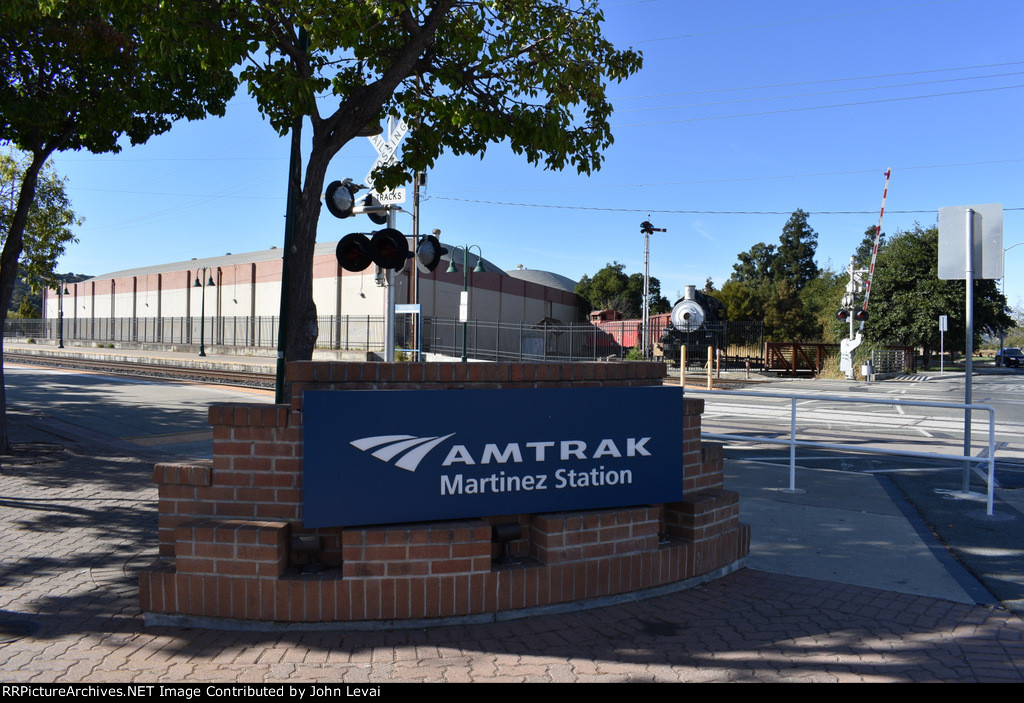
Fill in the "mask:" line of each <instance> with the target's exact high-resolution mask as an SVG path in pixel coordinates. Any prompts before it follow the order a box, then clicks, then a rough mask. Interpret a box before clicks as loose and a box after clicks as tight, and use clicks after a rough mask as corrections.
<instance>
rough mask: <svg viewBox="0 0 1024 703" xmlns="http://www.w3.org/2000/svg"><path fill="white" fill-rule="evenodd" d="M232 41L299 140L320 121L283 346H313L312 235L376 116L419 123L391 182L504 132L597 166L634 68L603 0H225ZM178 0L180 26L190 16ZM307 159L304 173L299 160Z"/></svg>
mask: <svg viewBox="0 0 1024 703" xmlns="http://www.w3.org/2000/svg"><path fill="white" fill-rule="evenodd" d="M218 6H219V7H220V8H221V9H222V10H223V12H224V15H223V16H224V21H223V24H222V29H223V30H224V37H223V41H224V43H225V44H226V45H227V46H229V47H235V48H236V49H239V48H240V49H243V50H248V56H247V62H246V64H245V67H244V68H243V70H242V72H241V79H242V80H243V81H244V82H245V83H246V84H247V85H248V89H249V92H250V93H251V94H252V95H253V96H254V97H255V99H256V102H257V104H258V105H259V109H260V111H261V112H262V113H263V115H264V116H265V117H266V118H267V119H268V121H269V122H270V124H271V126H272V127H273V128H274V129H275V130H277V131H278V132H279V133H281V134H285V133H287V132H289V131H290V132H291V133H292V139H293V154H296V153H297V151H298V150H297V148H296V142H297V141H298V134H299V131H300V129H301V128H303V123H304V121H308V124H309V127H310V130H311V132H312V134H311V137H310V142H309V147H308V149H307V153H308V156H307V160H306V163H305V168H304V170H301V169H299V168H296V170H294V171H293V172H292V174H291V178H290V181H289V182H290V194H289V200H290V202H292V203H293V204H294V219H293V223H294V224H293V230H292V232H291V235H290V239H291V244H290V246H289V247H288V252H287V257H286V263H285V272H284V276H285V277H286V279H287V280H288V285H287V290H288V298H287V305H286V308H285V310H284V311H282V314H283V315H285V317H286V319H287V322H286V325H285V326H286V330H285V336H286V340H287V341H286V351H285V359H287V360H292V359H308V358H310V356H311V354H312V351H313V347H314V344H315V342H316V337H317V334H318V330H317V323H316V307H315V305H314V302H313V292H312V291H313V277H312V264H313V249H314V245H315V244H316V233H317V222H318V219H319V216H320V208H321V199H322V194H323V192H324V184H325V181H326V172H327V168H328V165H329V164H330V162H331V159H332V158H333V157H334V156H335V154H337V153H338V151H339V150H340V149H341V148H342V147H344V146H345V145H346V144H347V143H348V142H349V141H351V140H352V139H353V138H354V137H356V136H358V135H359V134H360V133H363V132H365V130H366V129H367V127H368V126H369V125H379V124H380V123H381V121H382V120H384V118H385V117H387V116H389V115H390V116H394V117H396V118H402V119H404V120H406V122H407V123H408V124H409V125H411V131H410V133H409V136H408V138H407V140H406V141H405V143H404V145H403V146H402V149H401V153H400V154H398V155H397V157H398V159H399V160H398V162H397V163H396V164H394V165H393V166H389V167H384V168H382V169H379V173H377V174H375V176H374V178H375V185H376V186H377V187H395V186H397V185H399V184H401V183H403V182H406V181H408V180H409V179H410V177H411V173H412V172H416V171H425V170H427V169H429V168H430V167H431V166H432V165H433V164H434V162H435V161H436V160H437V158H438V157H439V156H440V155H441V154H442V153H445V152H450V153H453V154H476V155H480V156H482V155H483V154H484V153H485V151H486V150H487V148H488V147H489V146H491V145H493V144H498V143H504V144H507V146H508V147H509V148H511V149H512V151H513V152H515V153H516V154H521V155H523V156H524V157H525V158H526V159H527V161H528V162H530V163H533V164H538V165H542V166H544V167H545V168H550V169H562V168H565V167H567V166H571V167H574V168H575V169H576V170H577V171H579V172H580V173H589V172H591V171H593V170H596V169H597V168H599V166H600V164H601V161H602V151H603V150H604V149H605V148H606V147H607V146H608V145H609V144H611V142H612V135H611V129H610V126H609V121H608V118H609V116H610V114H611V105H610V103H609V102H608V100H607V99H606V96H605V86H606V84H607V83H608V82H609V81H620V80H622V79H624V78H626V77H628V76H629V75H631V74H633V73H635V72H636V71H637V70H639V68H640V66H641V57H640V55H639V53H637V52H633V51H619V50H616V49H615V47H613V46H612V44H611V43H610V42H608V41H607V40H606V39H605V38H604V36H603V35H602V31H601V24H602V22H603V16H602V14H601V12H600V10H599V9H598V8H597V4H596V3H594V2H579V0H500V1H499V0H375V1H374V2H362V1H358V2H357V1H355V0H347V1H338V0H274V1H273V2H271V1H269V0H266V1H259V0H257V1H252V0H221V2H219V3H218ZM191 21H192V20H191V19H190V17H189V13H188V12H184V13H181V15H180V17H179V22H180V25H181V27H182V32H183V33H184V28H185V27H187V26H188V25H189V24H190V23H191ZM300 171H301V173H300ZM339 175H342V174H339Z"/></svg>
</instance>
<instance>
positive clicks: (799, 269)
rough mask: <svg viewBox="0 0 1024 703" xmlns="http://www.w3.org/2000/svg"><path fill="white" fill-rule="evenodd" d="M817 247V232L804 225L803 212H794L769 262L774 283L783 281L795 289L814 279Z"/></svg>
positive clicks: (816, 273)
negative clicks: (774, 254) (772, 258)
mask: <svg viewBox="0 0 1024 703" xmlns="http://www.w3.org/2000/svg"><path fill="white" fill-rule="evenodd" d="M817 248H818V233H817V232H815V231H814V230H813V229H811V226H810V225H808V224H807V213H806V212H804V211H803V210H797V211H796V212H794V213H793V214H792V215H791V216H790V218H789V220H788V221H787V222H786V224H785V226H783V228H782V234H781V235H780V236H779V246H778V249H777V253H776V256H775V260H774V261H773V262H772V274H773V277H774V278H775V280H780V279H783V280H786V281H788V282H790V283H791V284H793V285H794V286H796V288H797V289H800V288H803V287H804V286H805V285H807V283H808V282H809V281H812V280H814V279H815V278H816V277H817V275H818V265H817V264H816V263H815V262H814V253H815V251H816V250H817Z"/></svg>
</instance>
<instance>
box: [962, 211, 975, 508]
mask: <svg viewBox="0 0 1024 703" xmlns="http://www.w3.org/2000/svg"><path fill="white" fill-rule="evenodd" d="M966 261H967V267H966V268H967V270H966V271H965V275H964V288H965V289H966V300H965V313H964V317H965V318H966V319H965V323H964V328H965V332H964V335H965V339H964V354H965V355H966V357H967V359H966V361H965V363H964V404H965V405H970V404H971V380H972V374H973V373H974V210H972V209H971V208H967V251H966ZM970 455H971V409H970V408H964V456H970ZM962 488H963V492H964V493H967V492H968V491H970V490H971V463H970V462H969V461H968V462H964V476H963V486H962Z"/></svg>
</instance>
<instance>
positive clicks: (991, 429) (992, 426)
mask: <svg viewBox="0 0 1024 703" xmlns="http://www.w3.org/2000/svg"><path fill="white" fill-rule="evenodd" d="M687 393H697V394H701V395H713V396H747V397H754V398H782V399H785V400H789V401H790V418H789V439H775V438H772V437H756V438H752V437H750V436H748V435H733V434H715V433H703V432H702V433H701V435H702V436H703V437H708V438H710V439H729V440H735V441H741V442H757V443H760V444H782V445H787V446H789V490H791V491H793V490H796V448H797V447H798V446H800V447H818V448H822V449H842V450H846V451H853V452H864V453H872V454H893V455H896V456H909V457H917V458H924V459H949V460H954V461H962V462H964V463H965V465H966V468H965V471H969V470H970V465H971V464H974V463H977V462H978V460H979V459H980V458H981V457H973V456H970V455H969V454H967V453H966V452H965V453H964V454H938V453H935V452H912V451H907V450H901V449H876V448H874V447H863V446H859V445H853V444H840V443H830V442H810V441H807V440H798V439H797V438H796V402H797V401H798V400H824V401H830V402H849V403H867V404H873V405H917V406H923V407H929V408H951V409H954V410H984V411H986V412H988V457H987V461H988V491H987V493H988V495H987V500H988V510H987V514H988V515H992V514H994V513H993V511H994V507H993V506H994V503H995V474H996V411H995V408H993V407H992V406H991V405H976V404H971V403H940V402H935V401H928V400H906V399H900V400H895V399H891V398H888V399H883V398H851V397H849V396H831V395H803V394H793V393H761V392H759V391H720V390H703V389H694V388H686V389H684V390H683V395H684V396H685V395H686V394H687ZM968 446H969V445H968Z"/></svg>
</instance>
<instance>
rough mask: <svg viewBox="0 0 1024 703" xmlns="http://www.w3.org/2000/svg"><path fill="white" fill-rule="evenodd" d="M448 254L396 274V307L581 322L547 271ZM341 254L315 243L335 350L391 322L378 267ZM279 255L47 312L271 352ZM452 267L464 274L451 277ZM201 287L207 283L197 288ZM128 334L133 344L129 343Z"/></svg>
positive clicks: (156, 270)
mask: <svg viewBox="0 0 1024 703" xmlns="http://www.w3.org/2000/svg"><path fill="white" fill-rule="evenodd" d="M445 246H446V247H447V248H448V250H449V252H450V253H448V254H445V255H444V256H443V258H442V261H441V263H440V264H439V265H438V266H437V268H436V269H435V270H434V271H432V272H430V273H423V272H419V271H416V267H415V264H414V263H413V262H412V261H410V262H409V264H408V265H407V266H406V267H405V269H404V271H402V272H400V273H398V274H396V275H395V283H394V285H395V302H396V303H397V304H398V305H409V304H414V303H418V304H419V305H420V314H421V315H422V317H423V319H427V318H431V319H436V320H456V319H458V317H459V302H460V294H461V293H462V291H463V286H464V285H465V284H468V285H467V287H468V290H469V301H470V305H469V319H470V320H478V321H484V322H487V323H499V324H503V325H517V324H519V325H525V326H528V327H529V326H534V325H539V324H546V325H562V324H570V323H577V322H581V321H582V320H583V312H582V310H583V309H584V308H583V306H581V303H580V299H579V298H578V296H577V295H576V294H575V293H574V292H573V290H574V288H575V285H576V283H575V281H572V280H571V279H569V278H567V277H565V276H561V275H559V274H556V273H551V272H547V271H538V270H530V269H524V268H517V269H512V270H508V271H504V270H502V269H501V268H500V267H498V266H497V265H495V264H494V263H492V262H490V261H488V260H486V259H484V260H483V262H482V263H483V267H484V271H483V272H474V271H473V269H474V268H476V267H477V264H478V262H480V259H479V258H478V257H477V256H475V255H474V254H473V253H472V252H469V253H468V255H466V257H465V258H466V261H467V262H468V268H469V273H468V275H467V274H465V273H464V271H463V269H464V265H463V261H464V252H463V250H462V249H461V248H458V247H453V246H451V245H445ZM336 247H337V242H324V243H321V244H317V246H316V250H315V254H314V262H313V277H314V283H313V298H314V301H315V303H316V308H317V315H318V317H319V319H320V338H321V342H327V343H326V344H322V345H321V344H319V343H318V346H330V342H329V341H328V340H325V334H332V335H335V336H337V333H335V332H333V331H331V330H337V329H341V328H342V326H343V325H348V324H350V323H354V322H355V321H359V320H374V319H380V320H383V318H384V315H385V312H386V298H387V296H386V289H385V288H384V287H383V286H382V285H379V284H378V281H377V278H378V276H377V273H376V271H377V268H376V267H375V266H373V265H371V266H370V267H369V268H367V269H365V270H364V271H361V272H356V273H353V272H349V271H345V270H343V269H342V268H341V267H340V266H339V265H338V262H337V258H336V254H335V250H336ZM281 252H282V250H281V249H278V248H272V249H268V250H264V251H255V252H250V253H245V254H225V255H224V256H217V257H211V258H204V259H192V260H190V261H181V262H174V263H168V264H159V265H156V266H147V267H141V268H136V269H129V270H125V271H115V272H112V273H107V274H103V275H100V276H96V277H94V278H90V279H87V280H84V281H80V282H78V283H69V284H67V285H66V286H65V291H66V292H65V293H64V295H63V299H62V300H61V298H60V296H58V294H57V291H55V290H48V291H46V292H45V297H44V313H43V314H44V317H45V318H47V319H48V320H56V319H57V318H58V316H59V315H60V313H61V312H63V318H64V335H65V338H68V339H100V340H102V339H106V338H110V339H114V338H115V337H117V339H118V341H139V342H150V341H151V342H181V343H186V342H189V341H192V340H191V339H190V338H189V336H188V335H189V334H191V335H192V336H196V335H198V328H197V326H198V324H199V320H200V317H202V319H203V320H205V321H206V322H205V324H206V325H207V328H206V329H207V331H206V333H205V334H206V335H207V336H206V340H207V343H213V344H218V343H219V344H224V345H231V346H272V344H269V343H268V340H267V339H265V338H266V337H271V336H274V335H273V333H271V330H272V328H273V325H274V321H275V320H276V318H277V316H278V314H279V310H280V303H281V270H282V259H281ZM452 259H454V262H455V265H456V267H457V268H458V270H457V272H449V271H448V267H449V264H450V263H451V261H452ZM199 281H201V282H202V283H204V284H206V285H203V286H197V285H196V283H197V282H199ZM210 281H212V282H213V285H212V286H211V285H209V282H210ZM417 289H418V293H417V292H416V291H417ZM126 328H127V329H130V330H131V332H130V333H128V334H130V335H131V336H132V338H133V339H132V340H124V339H123V337H124V336H125V332H124V330H125V329H126ZM239 330H241V331H239ZM197 339H198V337H197ZM338 341H340V340H338ZM341 348H345V347H344V344H343V343H342V344H341Z"/></svg>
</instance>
